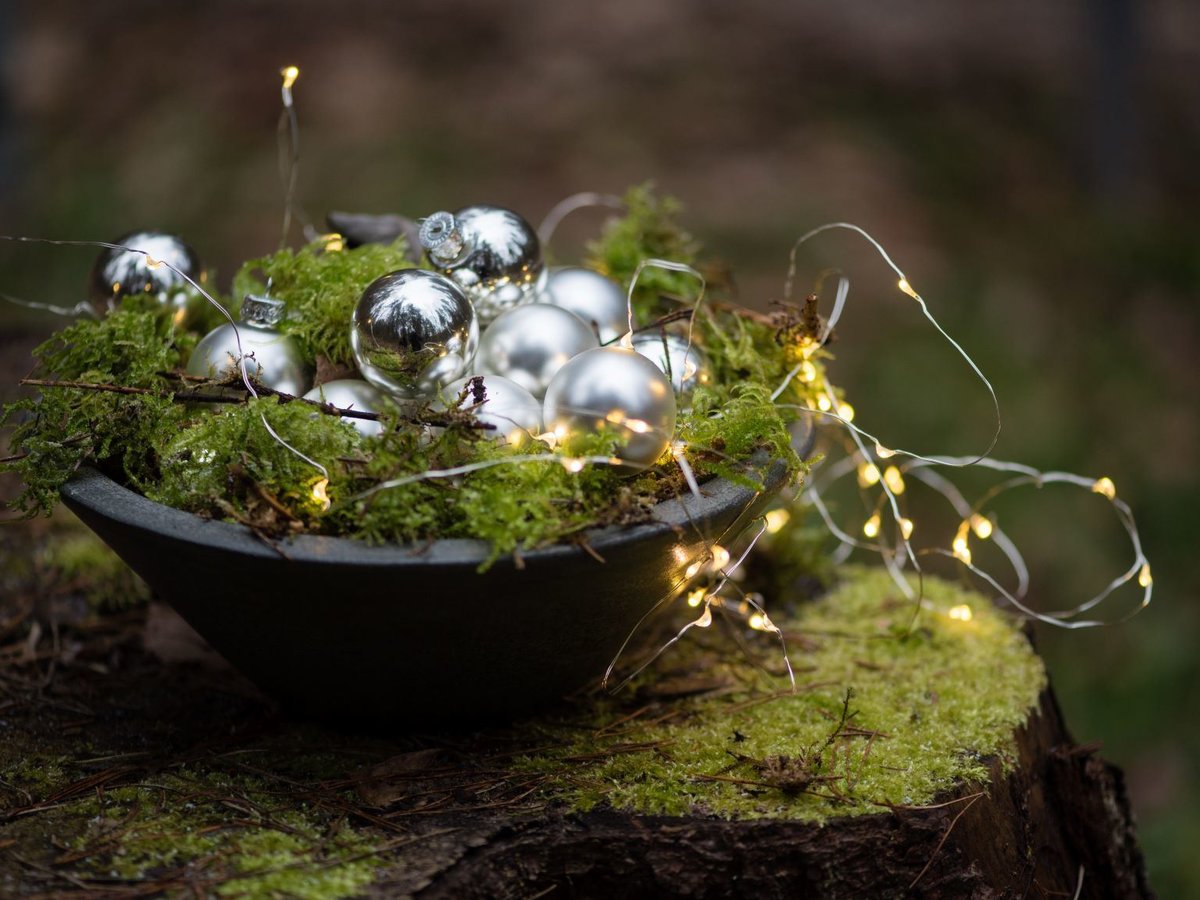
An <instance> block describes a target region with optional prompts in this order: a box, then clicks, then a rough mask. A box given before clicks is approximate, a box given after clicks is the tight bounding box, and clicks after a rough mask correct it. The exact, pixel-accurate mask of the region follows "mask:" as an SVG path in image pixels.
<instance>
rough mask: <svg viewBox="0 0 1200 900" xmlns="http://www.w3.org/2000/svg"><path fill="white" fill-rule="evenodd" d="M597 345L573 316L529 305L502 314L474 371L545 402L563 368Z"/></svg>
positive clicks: (489, 330)
mask: <svg viewBox="0 0 1200 900" xmlns="http://www.w3.org/2000/svg"><path fill="white" fill-rule="evenodd" d="M597 346H599V344H598V343H597V341H596V335H595V334H594V333H593V332H592V329H591V328H589V327H588V326H587V325H585V324H584V323H583V320H582V319H580V318H579V317H578V316H576V315H575V314H573V313H569V312H567V311H566V310H565V309H562V308H560V307H557V306H551V305H550V304H548V303H530V304H528V305H526V306H518V307H516V308H515V309H510V310H508V312H505V313H501V315H500V316H499V317H498V318H497V319H496V321H494V322H493V323H492V324H491V325H489V326H488V327H487V328H486V329H484V332H483V336H482V337H481V338H480V339H479V354H478V355H477V356H476V358H475V370H476V371H477V372H479V373H481V374H493V375H502V376H503V377H505V378H510V379H512V380H513V381H515V382H516V383H517V384H519V385H520V386H521V387H523V388H525V390H527V391H529V393H531V394H533V395H534V396H535V397H538V398H541V397H542V396H543V395H544V394H545V393H546V388H547V387H549V385H550V379H552V378H553V377H554V375H555V373H557V372H558V370H559V369H561V368H562V367H563V366H564V365H566V364H567V362H568V361H569V360H571V359H572V358H574V357H576V356H578V355H579V354H580V353H582V352H584V351H585V350H591V349H593V348H595V347H597Z"/></svg>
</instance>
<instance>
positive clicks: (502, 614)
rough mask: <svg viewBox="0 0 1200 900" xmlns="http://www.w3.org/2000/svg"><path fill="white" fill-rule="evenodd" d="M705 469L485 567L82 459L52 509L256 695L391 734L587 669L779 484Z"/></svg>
mask: <svg viewBox="0 0 1200 900" xmlns="http://www.w3.org/2000/svg"><path fill="white" fill-rule="evenodd" d="M760 477H761V479H762V481H763V484H764V490H763V491H761V492H755V491H753V490H750V489H748V488H746V487H742V486H739V485H736V484H733V483H732V482H729V481H725V480H722V479H716V480H713V481H710V482H708V483H707V484H705V485H704V489H703V495H704V496H703V497H701V498H699V499H697V498H696V497H693V496H691V495H687V496H685V497H683V498H681V499H676V500H668V501H664V502H662V503H660V504H658V505H657V506H656V507H655V508H654V511H653V516H654V518H653V521H651V522H647V523H644V524H640V525H634V526H629V527H609V528H601V529H595V530H593V531H590V532H588V534H587V540H588V543H589V544H590V546H591V547H592V548H593V549H594V550H595V551H596V552H597V553H598V554H599V555H600V556H602V557H603V559H604V562H599V561H598V560H596V559H595V558H593V557H592V556H591V555H589V554H588V553H586V552H585V551H583V550H581V549H580V548H578V547H576V546H573V545H560V546H553V547H548V548H546V549H543V550H536V551H533V552H529V553H525V554H523V561H524V567H523V568H517V567H516V566H515V565H514V563H513V561H512V559H511V558H505V559H501V560H500V561H498V562H496V563H495V565H493V566H492V567H491V568H490V569H489V570H488V571H487V572H486V573H484V574H480V573H479V572H477V571H476V570H477V568H478V566H479V564H480V562H481V561H482V560H483V559H484V558H485V557H486V555H487V548H486V546H485V545H484V544H483V543H481V542H478V541H470V540H443V541H436V542H434V543H432V544H429V545H421V546H420V547H412V546H397V545H391V546H380V547H372V546H368V545H366V544H364V543H361V542H359V541H355V540H350V539H347V538H333V537H317V536H312V535H304V536H299V537H296V538H291V539H288V540H286V541H284V542H282V544H281V545H280V546H281V549H282V550H283V552H284V553H286V558H285V557H284V556H283V555H281V553H280V552H277V551H276V550H273V549H271V548H270V547H268V546H266V545H265V544H264V543H263V542H262V541H260V540H258V539H257V538H255V537H254V535H253V534H251V532H250V531H249V530H248V529H247V528H245V527H244V526H241V525H233V524H229V523H226V522H213V521H207V520H204V519H201V518H199V517H197V516H194V515H192V514H190V513H186V512H181V511H179V510H177V509H172V508H170V507H167V506H163V505H161V504H158V503H155V502H153V501H151V500H147V499H146V498H145V497H143V496H141V495H140V494H136V493H134V492H133V491H131V490H129V489H127V488H125V487H123V486H121V485H120V484H118V483H117V482H115V481H113V480H112V479H110V478H108V477H107V476H106V475H103V474H101V473H99V472H96V471H94V470H85V471H82V472H80V474H79V475H78V476H77V477H75V478H74V479H73V480H72V481H70V482H69V483H68V484H67V485H66V486H65V487H64V488H63V491H62V495H63V499H64V500H65V502H66V504H67V506H69V507H70V508H71V509H72V510H74V512H75V513H76V514H77V515H78V516H79V517H80V518H81V519H82V520H83V521H84V522H85V523H86V524H87V525H88V526H89V527H90V528H91V529H92V530H93V531H95V532H96V533H97V534H98V535H99V536H100V537H101V538H102V539H103V540H104V541H105V542H106V543H107V544H108V545H109V546H111V547H112V548H113V549H114V550H115V551H116V552H117V553H118V554H119V555H120V556H121V558H122V559H124V560H125V562H127V563H128V564H129V565H130V567H132V568H133V570H134V571H136V572H137V573H138V574H139V575H141V576H142V578H144V579H145V580H146V582H147V583H148V584H149V585H150V587H151V588H152V589H153V590H154V591H155V593H156V594H157V595H158V596H159V597H161V598H162V599H163V600H166V601H167V602H169V603H170V604H171V605H172V606H174V607H175V609H176V610H178V611H179V613H180V614H182V615H183V617H184V618H185V619H186V620H187V621H188V622H189V623H190V624H191V625H192V627H194V628H195V629H196V631H198V632H199V633H200V634H201V635H203V637H204V638H205V639H206V640H207V641H208V642H209V643H210V644H212V646H213V647H214V648H215V649H216V650H217V651H218V652H220V653H221V654H222V655H223V656H224V657H225V658H226V659H228V660H229V662H231V663H232V664H233V665H234V666H236V667H237V668H238V669H240V670H241V671H242V672H243V673H244V674H245V675H247V676H248V677H249V678H250V679H251V680H252V681H254V682H255V683H256V684H257V685H258V686H259V687H260V688H262V689H263V690H264V691H265V692H266V693H267V694H269V695H271V696H273V697H275V698H276V699H278V700H279V701H280V702H281V703H283V704H284V706H285V707H287V708H288V709H290V710H292V711H295V712H297V713H299V714H301V715H305V716H310V717H313V718H318V719H323V720H326V721H333V722H339V723H342V724H345V725H348V726H351V727H354V728H366V729H376V730H378V729H384V730H390V731H404V730H407V729H410V728H413V727H417V726H424V725H427V724H436V723H448V724H454V725H457V726H459V727H462V726H470V725H474V724H477V723H481V722H486V721H496V720H501V719H510V718H513V717H515V716H518V715H521V714H523V713H526V712H529V711H532V710H534V709H537V708H539V707H544V706H546V705H548V704H551V703H553V702H554V701H556V700H557V699H559V698H561V697H562V696H563V695H565V694H567V693H569V692H570V691H573V690H575V689H577V688H579V687H581V686H583V685H585V684H586V683H588V682H589V681H591V680H593V679H596V678H598V677H599V676H600V675H601V674H602V673H603V672H604V669H605V667H606V666H607V665H608V663H609V661H610V660H611V659H612V658H613V656H614V655H615V654H616V652H617V650H618V648H620V646H621V643H622V641H624V639H625V637H626V635H628V634H629V632H630V631H631V630H632V629H633V628H634V626H635V625H636V624H637V623H638V621H639V620H640V619H641V618H642V616H643V615H644V614H645V613H646V612H647V611H648V610H650V609H651V608H652V607H653V606H654V605H655V604H656V603H657V602H658V601H659V600H660V599H661V598H663V597H664V596H666V595H667V594H668V593H669V592H671V591H672V589H673V588H677V587H678V586H679V585H680V584H681V582H682V580H683V577H684V576H683V570H684V569H685V568H686V565H687V564H688V562H689V561H691V560H693V559H695V558H696V556H697V555H698V554H699V553H701V552H702V551H703V547H704V540H705V539H709V540H719V539H721V538H722V537H724V536H729V535H732V534H736V533H737V531H738V530H740V528H741V527H742V526H743V525H744V524H745V523H746V522H747V521H748V520H749V519H750V518H751V517H753V516H755V515H758V514H759V512H760V510H761V508H762V507H763V506H764V505H765V503H766V502H767V500H768V499H769V498H770V496H771V495H772V494H774V493H775V492H777V491H778V490H779V488H780V487H781V486H782V484H783V481H784V479H785V477H786V467H785V466H784V464H783V463H782V462H773V463H770V464H764V465H763V468H762V474H761V476H760Z"/></svg>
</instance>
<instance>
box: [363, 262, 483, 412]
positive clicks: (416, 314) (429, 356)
mask: <svg viewBox="0 0 1200 900" xmlns="http://www.w3.org/2000/svg"><path fill="white" fill-rule="evenodd" d="M478 341H479V323H478V321H477V320H476V318H475V310H474V309H472V307H471V302H470V301H469V300H468V299H467V297H466V295H465V294H464V293H463V292H462V290H461V289H460V288H459V287H458V285H456V284H455V283H454V282H452V281H450V280H449V279H448V278H445V277H443V276H441V275H438V274H437V273H436V272H426V271H424V270H422V269H404V270H402V271H399V272H392V273H391V274H390V275H384V276H383V277H381V278H377V279H375V280H374V281H373V282H371V284H369V285H368V286H367V289H366V290H365V291H363V295H362V297H361V298H360V299H359V301H358V305H357V306H356V307H355V308H354V315H353V317H352V319H351V323H350V345H351V347H352V348H353V349H354V358H355V359H356V360H357V361H358V367H359V369H360V371H361V372H362V374H363V377H364V378H366V379H367V381H369V382H371V384H373V385H375V386H376V387H378V388H382V389H383V390H385V391H387V392H388V393H390V394H395V395H396V396H399V397H431V396H433V395H435V394H436V393H437V391H438V388H440V387H441V386H442V385H444V384H447V383H448V382H451V381H453V380H454V379H455V378H458V377H459V376H460V375H462V374H463V372H465V371H466V369H467V366H469V365H470V364H471V360H472V359H473V358H474V356H475V345H476V344H477V343H478Z"/></svg>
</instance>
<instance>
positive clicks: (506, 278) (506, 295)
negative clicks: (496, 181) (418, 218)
mask: <svg viewBox="0 0 1200 900" xmlns="http://www.w3.org/2000/svg"><path fill="white" fill-rule="evenodd" d="M420 239H421V246H422V247H424V248H425V252H426V253H427V254H428V256H429V261H430V262H431V263H432V264H433V267H434V268H435V269H437V270H438V271H440V272H442V273H444V274H446V275H448V276H449V277H451V278H453V279H454V281H455V282H456V283H457V284H458V285H459V286H460V287H461V288H462V289H463V290H464V291H466V292H467V296H468V297H469V298H470V300H471V302H472V303H473V304H474V305H475V313H476V315H478V316H479V322H480V324H481V325H487V324H488V323H489V322H491V321H492V320H493V319H495V318H496V317H497V316H498V315H500V313H502V312H504V311H505V310H506V309H512V308H513V307H515V306H520V305H521V304H522V303H531V302H533V300H534V299H536V297H537V295H538V293H539V292H540V290H541V288H542V285H543V284H544V282H545V267H544V265H543V263H542V248H541V244H540V243H539V242H538V236H537V232H536V231H534V230H533V228H532V227H531V226H530V225H529V223H528V222H526V221H525V220H524V219H523V218H521V217H520V216H519V215H517V214H516V213H515V212H513V211H511V210H508V209H503V208H501V207H499V206H467V207H464V208H463V209H460V210H459V211H458V212H456V213H453V214H452V213H448V212H437V213H434V214H433V215H431V216H429V217H428V218H427V219H425V220H424V221H423V222H422V223H421V233H420Z"/></svg>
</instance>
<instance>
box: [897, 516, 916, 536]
mask: <svg viewBox="0 0 1200 900" xmlns="http://www.w3.org/2000/svg"><path fill="white" fill-rule="evenodd" d="M913 527H914V526H913V520H912V519H906V518H901V519H900V534H901V535H902V536H903V537H904V539H905V540H906V541H907V540H908V539H909V538H910V537H912V533H913Z"/></svg>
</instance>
